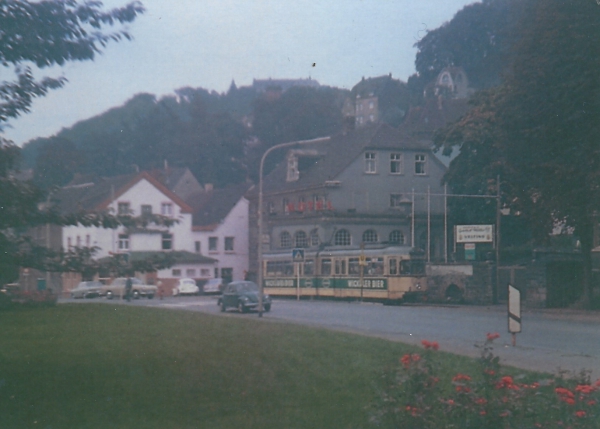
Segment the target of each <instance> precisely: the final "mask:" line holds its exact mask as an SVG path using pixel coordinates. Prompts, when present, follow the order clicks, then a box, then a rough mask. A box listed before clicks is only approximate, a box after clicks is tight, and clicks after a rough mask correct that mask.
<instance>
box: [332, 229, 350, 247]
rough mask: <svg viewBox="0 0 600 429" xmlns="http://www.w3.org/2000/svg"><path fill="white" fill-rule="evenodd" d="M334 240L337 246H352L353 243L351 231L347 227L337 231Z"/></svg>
mask: <svg viewBox="0 0 600 429" xmlns="http://www.w3.org/2000/svg"><path fill="white" fill-rule="evenodd" d="M333 242H334V244H335V245H336V246H350V245H351V244H352V240H351V238H350V233H349V232H348V230H346V229H340V230H339V231H337V232H336V233H335V237H334V240H333Z"/></svg>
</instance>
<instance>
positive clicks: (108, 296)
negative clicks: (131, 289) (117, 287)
mask: <svg viewBox="0 0 600 429" xmlns="http://www.w3.org/2000/svg"><path fill="white" fill-rule="evenodd" d="M106 299H113V293H112V292H110V291H109V292H106Z"/></svg>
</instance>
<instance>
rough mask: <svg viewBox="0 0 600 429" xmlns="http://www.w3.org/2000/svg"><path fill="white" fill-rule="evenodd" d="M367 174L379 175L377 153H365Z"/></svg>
mask: <svg viewBox="0 0 600 429" xmlns="http://www.w3.org/2000/svg"><path fill="white" fill-rule="evenodd" d="M365 173H369V174H373V173H377V164H376V162H375V152H365Z"/></svg>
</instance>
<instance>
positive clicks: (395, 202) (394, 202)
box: [390, 194, 404, 208]
mask: <svg viewBox="0 0 600 429" xmlns="http://www.w3.org/2000/svg"><path fill="white" fill-rule="evenodd" d="M403 202H404V200H403V198H402V194H390V207H392V208H394V207H402V203H403Z"/></svg>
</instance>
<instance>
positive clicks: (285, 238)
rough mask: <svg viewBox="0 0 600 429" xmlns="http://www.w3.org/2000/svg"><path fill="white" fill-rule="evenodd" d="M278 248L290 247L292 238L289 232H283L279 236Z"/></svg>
mask: <svg viewBox="0 0 600 429" xmlns="http://www.w3.org/2000/svg"><path fill="white" fill-rule="evenodd" d="M279 247H281V248H283V249H289V248H291V247H292V236H291V235H290V233H289V232H287V231H283V232H282V233H281V234H279Z"/></svg>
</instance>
